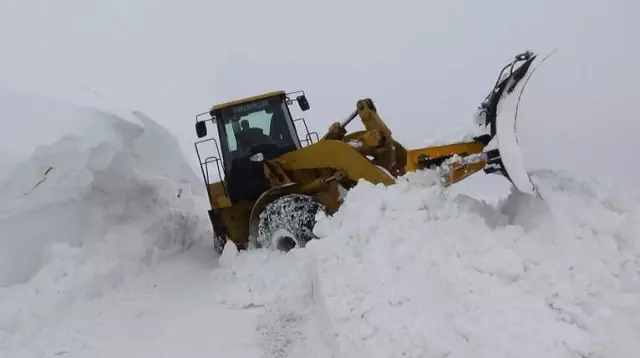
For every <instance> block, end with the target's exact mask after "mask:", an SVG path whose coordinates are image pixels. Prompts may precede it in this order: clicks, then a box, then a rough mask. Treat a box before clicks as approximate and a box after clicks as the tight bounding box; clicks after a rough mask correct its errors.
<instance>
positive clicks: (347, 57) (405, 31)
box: [0, 0, 640, 185]
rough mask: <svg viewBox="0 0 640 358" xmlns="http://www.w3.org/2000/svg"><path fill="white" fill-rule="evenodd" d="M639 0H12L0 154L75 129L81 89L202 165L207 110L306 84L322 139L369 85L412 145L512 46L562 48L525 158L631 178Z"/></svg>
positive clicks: (485, 79)
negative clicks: (163, 132)
mask: <svg viewBox="0 0 640 358" xmlns="http://www.w3.org/2000/svg"><path fill="white" fill-rule="evenodd" d="M639 10H640V5H639V4H638V2H637V1H631V0H630V1H622V0H617V1H606V2H605V1H593V0H584V1H561V2H559V1H550V0H541V1H535V2H534V1H520V0H510V1H472V0H449V1H446V2H445V1H442V2H433V1H424V0H423V1H377V0H376V1H372V0H369V1H360V0H358V1H334V0H331V1H316V2H307V1H275V0H270V1H211V0H209V1H204V0H202V1H195V0H183V1H165V0H161V1H151V0H138V1H125V0H110V1H96V0H59V1H55V2H54V1H43V0H2V2H1V3H0V49H1V50H0V69H2V71H0V160H2V157H3V156H4V157H7V156H24V155H28V154H29V153H30V152H31V151H33V149H34V146H36V145H37V144H40V143H48V142H52V141H55V140H56V139H57V138H58V137H59V135H60V134H61V133H66V132H67V131H70V130H73V127H74V126H75V124H74V123H77V122H74V121H77V120H81V118H78V115H77V113H76V112H73V111H71V110H69V107H68V105H67V104H68V103H72V104H78V105H90V106H96V107H98V108H103V109H105V110H109V111H114V112H119V113H125V114H126V111H128V110H139V111H142V112H144V113H145V114H147V115H148V116H150V117H151V118H153V119H154V120H156V121H158V122H159V123H161V124H162V125H164V126H166V127H168V128H169V130H171V131H172V132H173V133H175V135H176V136H177V137H178V139H179V140H180V142H181V145H182V147H183V149H184V153H185V156H187V158H188V159H189V160H191V161H192V162H193V164H194V168H195V167H196V165H197V163H195V160H196V156H195V152H194V149H193V141H195V140H196V136H195V130H194V126H193V124H194V116H195V115H196V114H197V113H200V112H204V111H207V110H208V109H209V107H210V106H212V105H213V104H215V103H218V102H222V101H227V100H230V99H233V98H236V97H240V96H250V95H254V94H257V93H260V92H264V91H271V90H277V89H284V90H287V91H293V90H299V89H304V90H305V91H306V93H307V97H308V99H309V101H310V103H311V110H310V111H308V112H306V113H305V114H304V116H305V118H306V119H307V123H308V124H309V125H310V127H311V128H312V129H313V130H315V131H317V132H319V134H320V135H322V134H323V133H324V131H325V130H326V129H327V128H328V126H329V125H330V124H331V123H332V122H333V121H337V120H342V119H343V118H344V117H345V116H346V115H347V114H348V113H350V112H351V111H352V110H353V109H354V107H355V103H356V101H357V100H358V99H360V98H365V97H371V98H372V99H373V100H374V101H375V103H376V105H377V107H378V110H379V113H380V114H381V116H382V118H383V119H384V120H385V121H386V122H387V123H388V125H389V126H390V128H391V130H392V131H393V133H394V136H395V137H396V139H397V140H399V141H400V142H402V143H403V144H405V145H406V146H409V147H412V146H418V145H426V144H429V142H430V141H432V140H435V139H440V138H447V139H452V140H455V139H457V136H456V135H457V133H458V131H459V129H460V128H464V127H467V126H469V125H470V123H471V121H472V118H473V115H474V112H475V110H476V107H477V105H478V104H479V103H480V102H481V101H482V99H483V98H484V97H485V96H486V94H487V93H488V91H489V90H490V89H491V87H492V86H493V84H494V82H495V79H496V76H497V75H498V72H499V70H500V69H501V67H502V66H503V65H504V64H506V63H507V62H509V61H511V60H512V59H513V56H514V55H516V54H518V53H520V52H523V51H525V50H533V51H535V52H537V53H539V54H540V55H545V54H547V53H548V52H549V51H551V50H553V49H557V51H558V52H557V53H556V54H555V55H554V56H553V57H552V58H551V59H550V60H549V61H548V62H546V63H545V64H543V65H542V67H540V69H539V70H538V71H537V72H536V74H535V76H534V77H533V78H532V80H531V81H530V83H529V84H528V87H527V89H526V91H525V95H524V98H523V101H522V104H521V113H520V117H519V118H520V119H519V125H518V129H519V133H520V140H521V145H522V150H523V154H524V159H525V161H526V163H527V165H528V166H529V167H531V168H552V169H565V170H568V171H571V172H573V173H574V174H577V175H581V176H584V177H585V178H593V179H599V180H602V181H605V182H610V183H617V184H621V185H632V184H634V183H636V182H637V181H638V179H640V170H639V169H637V167H636V165H635V154H636V152H637V151H638V149H640V145H639V144H638V141H637V140H636V135H637V133H638V132H639V129H640V125H639V124H638V113H640V104H639V102H638V101H637V98H638V93H639V91H638V87H637V83H638V82H639V80H640V61H638V57H637V56H638V54H639V53H640V51H639V45H638V43H639V41H638V34H640V25H638V23H637V21H635V20H636V18H637V17H638V14H640V12H639ZM34 98H38V99H37V100H35V99H34ZM42 100H45V101H46V102H45V103H46V104H43V102H42ZM58 101H60V102H58ZM295 109H296V111H295V114H300V112H299V111H297V107H296V108H295ZM74 116H75V117H74ZM478 180H484V179H478Z"/></svg>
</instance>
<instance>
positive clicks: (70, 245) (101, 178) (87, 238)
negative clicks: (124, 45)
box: [0, 111, 211, 351]
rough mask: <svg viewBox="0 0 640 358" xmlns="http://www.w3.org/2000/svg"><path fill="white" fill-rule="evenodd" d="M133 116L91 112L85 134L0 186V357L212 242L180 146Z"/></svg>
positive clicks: (38, 155) (43, 154)
mask: <svg viewBox="0 0 640 358" xmlns="http://www.w3.org/2000/svg"><path fill="white" fill-rule="evenodd" d="M134 115H135V116H136V118H137V120H138V121H139V122H140V124H138V123H133V122H131V121H127V120H124V119H121V118H119V117H116V116H113V115H109V114H106V113H102V112H97V111H96V112H95V113H93V115H92V116H90V117H86V118H83V123H82V126H83V127H84V128H85V129H86V132H85V133H82V134H81V135H69V136H66V137H64V138H62V139H60V140H59V141H57V142H56V143H54V144H52V145H47V146H43V147H40V148H38V149H37V150H36V151H35V153H34V154H33V156H32V157H31V158H30V159H29V160H27V161H25V162H22V163H18V164H17V165H16V167H15V168H14V169H13V170H12V172H11V173H10V175H9V178H8V179H7V180H5V181H4V182H2V183H0V317H2V318H1V319H0V351H3V350H4V349H3V348H2V347H5V348H6V347H8V346H10V345H11V344H12V341H13V340H12V339H11V338H15V341H14V342H13V343H16V344H18V345H20V342H18V340H20V339H21V340H28V339H29V338H26V337H30V335H31V334H35V333H37V331H38V330H39V329H40V328H43V327H47V326H49V327H55V322H56V318H57V317H58V316H60V315H61V314H62V313H64V312H66V311H67V310H69V309H72V307H73V306H74V303H79V302H82V301H83V300H87V299H91V298H92V297H98V296H100V295H102V294H103V293H104V292H105V291H106V290H109V289H110V288H112V287H114V286H118V285H119V284H121V283H122V282H123V281H124V280H126V279H127V277H128V276H131V275H132V274H134V273H135V272H136V270H138V269H141V268H144V267H146V266H148V265H150V264H152V263H154V262H156V261H157V260H162V259H165V258H167V257H170V256H172V255H174V254H176V253H179V252H182V251H184V250H185V249H187V248H189V247H190V246H191V245H193V244H194V243H195V242H197V241H199V240H201V239H206V238H210V237H211V236H210V235H211V233H210V227H209V223H208V218H206V202H205V203H203V202H202V201H200V200H206V199H204V198H205V197H203V196H195V194H196V193H198V194H202V193H201V191H202V189H201V186H202V183H201V181H200V180H199V178H197V177H196V176H195V174H194V172H193V170H192V169H191V168H190V167H189V166H188V165H187V164H186V161H185V160H184V159H183V158H182V153H181V152H180V150H179V146H178V144H177V142H176V141H175V139H174V138H173V137H172V136H171V135H170V134H169V133H168V132H166V131H165V129H164V128H162V127H161V126H159V125H158V124H156V123H155V122H153V121H152V120H150V119H149V118H147V117H145V116H144V115H143V114H141V113H134ZM203 213H204V215H203ZM45 334H46V332H45Z"/></svg>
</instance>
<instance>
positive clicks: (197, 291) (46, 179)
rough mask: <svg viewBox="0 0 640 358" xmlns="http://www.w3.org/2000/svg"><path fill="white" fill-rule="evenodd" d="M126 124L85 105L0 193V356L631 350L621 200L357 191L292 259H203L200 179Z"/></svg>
mask: <svg viewBox="0 0 640 358" xmlns="http://www.w3.org/2000/svg"><path fill="white" fill-rule="evenodd" d="M137 115H138V117H137V118H138V119H137V120H138V123H134V122H131V121H125V120H122V119H119V118H117V117H115V116H111V115H107V114H104V113H98V112H96V113H95V114H94V116H93V117H92V118H87V121H88V123H89V124H87V125H86V127H87V129H88V132H87V136H70V137H67V138H63V139H61V140H60V141H59V142H57V143H55V144H53V145H50V146H45V147H42V148H40V149H39V150H38V151H37V152H36V153H35V154H34V156H33V157H32V158H30V159H29V160H27V161H25V162H22V163H19V164H18V165H17V167H16V168H15V169H14V170H13V171H12V172H11V175H10V178H9V180H8V181H5V182H3V184H2V186H0V188H2V189H1V190H2V191H1V198H2V200H1V201H0V203H1V204H0V250H1V251H0V285H1V286H2V287H0V353H1V354H0V356H2V357H12V358H13V357H53V356H62V357H89V356H91V357H114V356H117V357H146V356H148V357H177V356H189V357H209V356H237V357H260V356H266V357H313V356H316V357H331V356H339V357H399V356H405V357H474V358H475V357H540V356H544V357H616V358H618V357H635V356H637V351H638V349H639V348H640V245H639V244H638V243H637V240H638V236H639V234H640V211H639V209H638V204H639V203H640V195H638V194H636V193H629V192H618V191H616V189H615V188H605V187H603V186H602V185H600V184H597V183H584V182H580V181H578V180H576V179H574V178H571V177H568V176H567V175H566V174H563V173H557V172H550V171H539V172H537V173H535V175H534V176H533V178H534V180H535V183H536V185H537V186H538V190H539V191H540V193H541V195H542V197H543V198H544V199H545V201H544V202H543V201H540V200H538V199H534V198H532V197H528V196H525V195H523V194H520V193H511V194H510V195H509V196H508V197H507V198H504V200H501V201H499V202H498V203H497V204H488V203H486V202H483V201H480V200H478V199H474V198H473V197H470V196H466V195H464V194H462V193H460V192H458V191H456V190H455V188H450V189H444V188H442V187H440V186H439V185H436V184H435V183H436V180H435V178H434V177H433V174H432V173H418V174H413V175H409V176H407V177H406V178H404V179H403V180H401V181H400V182H399V183H398V184H397V185H394V186H391V187H383V186H375V185H371V184H369V183H365V182H363V183H360V184H359V185H358V186H357V187H356V188H355V189H353V190H352V191H351V192H349V193H348V195H347V197H346V200H345V203H344V205H343V207H342V208H341V210H340V211H339V212H338V213H336V214H335V215H334V216H333V217H331V218H320V221H319V224H318V225H317V227H316V232H317V234H318V235H319V236H320V237H321V239H320V240H317V241H314V242H311V243H309V244H308V246H307V247H306V248H305V249H298V250H293V251H292V252H290V253H288V254H281V253H277V252H268V251H251V252H242V253H237V252H235V250H234V249H233V247H232V246H230V245H228V246H227V247H226V249H225V253H224V254H223V256H222V257H220V261H219V263H218V262H217V260H216V258H215V257H213V251H212V245H211V232H210V227H209V223H208V221H207V220H208V219H207V218H206V199H204V195H203V191H202V188H201V182H200V180H199V178H198V177H197V176H196V175H195V174H194V173H193V172H192V171H191V169H190V168H189V166H188V165H187V164H185V163H186V161H185V160H184V158H182V154H180V151H179V150H178V146H177V145H176V144H175V140H174V139H173V137H172V136H171V135H170V134H169V133H167V132H166V131H165V130H164V129H163V128H162V127H160V126H158V125H157V124H155V123H154V122H153V121H151V120H150V119H148V118H146V117H144V116H143V115H141V114H137ZM50 168H52V169H50ZM45 173H46V174H45ZM38 183H40V184H38Z"/></svg>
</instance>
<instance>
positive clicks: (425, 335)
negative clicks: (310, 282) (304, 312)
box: [307, 172, 640, 357]
mask: <svg viewBox="0 0 640 358" xmlns="http://www.w3.org/2000/svg"><path fill="white" fill-rule="evenodd" d="M535 180H536V184H537V185H538V186H539V187H540V189H541V194H542V195H543V197H544V198H545V199H546V202H544V203H543V202H541V201H537V200H534V199H532V198H531V197H527V196H524V195H523V194H519V193H512V195H510V196H509V198H507V199H506V200H505V201H504V202H503V203H501V205H499V206H497V207H492V206H489V205H485V204H483V203H482V202H478V201H476V200H474V199H472V198H469V197H465V196H461V195H449V194H448V192H447V191H445V190H443V189H442V188H440V187H439V186H432V185H430V180H429V178H428V176H424V175H423V174H418V175H415V176H412V177H408V178H407V180H403V181H401V182H400V183H399V184H398V185H396V186H391V187H388V188H384V187H376V186H373V185H371V184H368V183H361V184H359V185H358V186H357V187H356V188H355V189H354V190H353V191H351V192H350V193H349V194H348V196H347V200H346V203H345V205H344V206H343V207H342V208H341V210H340V211H339V212H338V213H337V214H336V215H335V216H334V217H332V218H329V219H326V220H323V221H321V222H320V223H319V225H318V226H317V233H318V234H319V235H320V236H321V237H322V240H320V241H316V242H313V243H312V244H310V245H309V246H308V247H307V249H309V250H310V251H311V252H313V254H314V255H316V256H317V259H318V269H319V273H318V283H317V285H318V286H319V287H320V289H321V290H322V292H323V300H324V302H325V303H324V304H325V305H326V310H327V312H329V322H330V323H329V325H328V326H329V327H331V332H330V334H331V336H332V337H334V339H335V340H336V341H337V342H336V344H337V347H339V353H341V354H342V355H344V356H350V357H391V356H396V357H399V356H407V357H542V356H544V357H576V356H584V357H586V356H589V357H635V356H637V352H638V351H639V350H640V340H639V338H640V244H638V243H637V240H638V235H639V234H640V210H639V206H638V204H639V203H640V200H638V198H639V197H634V198H632V197H629V196H627V195H626V194H625V196H615V195H612V194H609V193H606V192H605V191H603V190H601V189H599V188H597V187H593V186H588V185H586V184H584V183H580V182H578V181H576V180H573V179H570V178H567V177H564V176H562V175H559V174H557V173H552V172H540V173H537V175H536V176H535Z"/></svg>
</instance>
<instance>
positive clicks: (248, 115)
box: [196, 91, 309, 203]
mask: <svg viewBox="0 0 640 358" xmlns="http://www.w3.org/2000/svg"><path fill="white" fill-rule="evenodd" d="M295 101H296V102H297V103H298V104H299V106H300V109H302V110H303V111H306V110H308V109H309V104H308V102H307V100H306V97H305V96H304V94H302V95H300V96H298V97H297V98H296V100H295ZM293 102H294V101H293V100H292V99H291V98H290V97H289V95H287V94H286V93H285V92H283V91H278V92H271V93H266V94H263V95H259V96H255V97H250V98H245V99H241V100H237V101H233V102H228V103H223V104H219V105H216V106H214V107H213V108H212V109H211V111H210V112H209V114H210V116H211V120H212V122H213V123H215V126H216V129H217V132H218V141H219V146H220V152H221V153H219V154H220V155H221V159H222V168H223V171H224V176H225V180H224V182H225V189H226V192H227V195H228V196H229V198H230V199H231V202H232V203H236V202H239V201H242V200H247V201H254V200H256V199H257V198H258V197H259V196H260V194H262V193H263V192H264V191H265V190H266V189H268V181H267V178H266V177H265V174H264V169H263V163H264V161H266V160H270V159H274V158H277V157H279V156H281V155H283V154H286V153H289V152H292V151H295V150H297V149H300V148H301V147H302V145H301V141H300V138H299V137H298V134H297V130H296V127H295V123H294V120H293V119H292V115H291V111H290V110H289V105H290V104H292V103H293ZM196 132H197V135H198V137H199V138H202V137H204V136H206V135H207V128H206V121H198V120H197V121H196ZM201 164H202V162H201ZM203 174H204V173H203ZM205 180H207V182H208V178H207V177H206V176H205Z"/></svg>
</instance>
